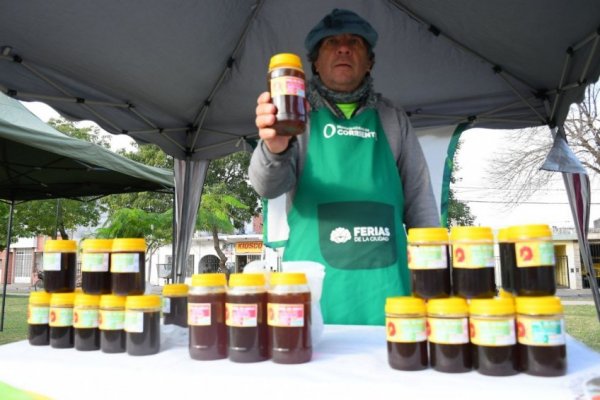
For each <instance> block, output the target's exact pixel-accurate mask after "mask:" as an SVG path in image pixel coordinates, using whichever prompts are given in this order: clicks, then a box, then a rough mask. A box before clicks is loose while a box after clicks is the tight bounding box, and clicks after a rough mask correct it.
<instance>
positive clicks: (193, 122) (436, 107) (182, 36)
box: [0, 0, 600, 309]
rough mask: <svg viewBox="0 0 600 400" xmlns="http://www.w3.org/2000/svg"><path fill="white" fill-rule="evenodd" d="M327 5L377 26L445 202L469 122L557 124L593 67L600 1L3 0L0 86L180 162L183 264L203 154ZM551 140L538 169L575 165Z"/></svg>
mask: <svg viewBox="0 0 600 400" xmlns="http://www.w3.org/2000/svg"><path fill="white" fill-rule="evenodd" d="M336 7H337V8H347V9H351V10H353V11H355V12H357V13H359V14H360V15H362V16H363V17H365V18H366V19H367V20H369V21H370V22H371V23H372V25H373V26H374V27H375V29H376V30H377V31H378V32H379V37H380V40H379V42H378V44H377V47H376V49H375V53H376V63H375V67H374V69H373V76H374V79H375V88H376V90H379V91H381V92H383V93H384V94H385V95H386V96H387V97H389V98H390V99H391V100H392V101H393V102H395V103H396V104H399V105H402V106H403V107H404V108H405V109H406V110H407V112H408V113H409V116H410V118H411V121H412V124H413V125H414V126H415V127H416V128H418V129H419V135H420V138H421V140H422V143H423V146H424V150H425V153H426V157H427V160H428V162H429V163H430V170H431V172H432V178H433V182H434V184H436V187H435V188H434V190H435V191H436V195H437V196H438V200H439V203H440V207H441V208H443V204H444V202H445V198H444V193H445V190H444V188H447V186H448V181H447V179H444V175H445V176H446V177H447V176H449V173H450V168H449V166H451V159H452V158H451V156H452V155H453V146H452V144H453V143H456V141H457V138H458V136H459V134H460V131H461V130H462V129H465V128H469V127H484V128H503V129H510V128H523V127H531V126H540V125H548V126H549V127H551V128H559V127H560V126H561V125H562V123H563V122H564V120H565V117H566V115H567V112H568V110H569V106H570V104H572V103H573V102H576V101H580V100H581V99H582V96H583V93H584V89H585V87H586V85H587V84H589V83H591V82H594V81H596V80H597V79H598V75H599V73H600V50H599V49H598V43H599V40H600V31H599V28H598V27H599V26H600V2H598V1H597V0H577V1H574V2H565V1H563V0H529V1H517V0H505V1H493V2H492V1H485V2H484V1H476V0H455V1H451V2H449V1H445V0H370V1H368V0H319V1H318V2H317V1H297V0H277V1H274V0H271V1H268V0H207V1H202V2H197V1H194V0H181V1H178V2H177V3H172V2H164V1H161V0H148V1H146V2H144V5H143V7H140V6H139V4H137V3H135V2H119V1H116V0H112V1H108V2H107V1H105V2H102V3H98V2H95V1H93V0H83V1H69V0H56V1H53V2H51V3H49V2H44V1H41V0H33V1H28V2H8V1H5V2H1V3H0V50H1V51H0V90H1V91H3V92H5V93H7V94H9V95H11V96H14V97H17V98H19V99H23V100H33V99H35V100H41V101H44V102H46V103H48V104H50V105H51V106H53V107H54V108H55V109H57V110H58V111H60V112H61V113H62V114H64V115H66V116H69V117H72V118H86V119H92V120H95V121H96V122H98V123H99V124H100V125H101V126H102V127H103V128H104V129H106V130H108V131H109V132H112V133H127V134H129V135H130V136H132V137H133V138H135V139H136V140H138V141H139V142H151V143H156V144H158V145H159V146H160V147H161V148H163V149H164V150H165V151H166V152H167V153H169V154H171V155H173V156H174V157H176V158H177V159H179V160H180V161H179V162H178V163H180V165H179V167H178V168H176V171H175V175H176V185H177V186H178V193H179V195H178V196H177V197H178V198H177V204H178V208H179V209H180V210H192V211H191V212H189V213H188V215H187V218H188V219H184V218H183V217H179V220H178V221H177V234H176V254H175V260H176V261H175V262H176V264H175V267H176V269H177V270H179V271H181V269H182V268H183V265H185V259H186V256H187V250H188V247H189V240H190V238H191V234H189V232H191V230H192V229H193V227H191V226H190V224H189V221H193V220H194V219H193V218H195V212H196V210H197V205H198V204H197V203H196V201H195V199H196V198H197V199H199V198H200V194H201V186H202V185H201V183H202V176H204V175H205V172H206V171H205V169H206V167H207V166H208V160H211V159H215V158H218V157H221V156H223V155H226V154H229V153H231V152H234V151H237V150H240V149H242V148H243V146H244V142H245V140H246V139H249V138H254V137H256V129H255V127H254V107H255V99H256V97H257V94H258V93H260V92H262V91H264V90H265V88H266V77H265V76H266V70H267V64H268V61H269V58H270V56H271V55H272V54H274V53H278V52H295V53H298V54H304V53H305V50H304V49H303V47H302V43H303V40H304V36H305V35H306V33H307V32H308V31H309V30H310V28H311V27H312V26H313V25H314V24H315V23H316V22H317V21H318V20H319V19H321V18H322V16H323V15H325V14H326V13H328V12H329V11H331V9H333V8H336ZM305 66H306V67H308V64H307V63H306V62H305ZM305 69H308V68H305ZM556 132H559V130H556ZM556 138H557V145H556V146H555V148H556V149H558V151H559V152H560V151H562V153H561V154H559V157H558V158H556V157H555V158H553V160H552V162H550V163H548V164H547V165H546V166H547V167H548V168H554V169H556V170H559V171H565V160H571V161H568V164H569V165H575V166H577V163H576V162H574V161H573V160H572V159H573V157H572V156H573V155H572V153H571V152H570V150H569V149H568V146H567V147H565V146H562V145H561V143H562V141H563V137H562V136H561V135H556ZM556 160H560V162H559V163H554V161H556ZM192 161H194V162H195V164H196V165H195V166H193V165H191V164H190V162H192ZM444 171H445V172H444ZM566 171H567V172H569V173H584V172H585V171H584V170H583V168H581V165H580V164H579V166H578V167H577V168H575V169H567V170H566ZM193 175H198V176H199V178H197V179H198V181H194V179H195V178H193ZM567 179H570V178H567ZM194 191H195V193H192V192H194ZM570 193H571V191H570ZM573 199H574V198H573ZM581 200H582V201H583V202H584V203H585V200H586V199H585V198H583V197H582V198H581ZM587 200H588V203H589V199H587ZM582 208H583V206H577V207H574V210H582ZM442 211H443V209H442ZM576 212H578V211H576ZM192 214H193V215H192ZM178 215H180V216H182V215H183V214H182V212H178ZM580 217H581V215H574V219H575V220H576V221H583V220H582V219H581V218H580ZM580 229H581V230H587V226H582V227H580ZM584 246H585V245H584ZM596 292H597V290H596ZM596 304H597V306H598V308H599V309H600V300H597V303H596Z"/></svg>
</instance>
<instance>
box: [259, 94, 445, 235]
mask: <svg viewBox="0 0 600 400" xmlns="http://www.w3.org/2000/svg"><path fill="white" fill-rule="evenodd" d="M377 111H378V113H379V117H380V119H381V123H382V125H383V129H384V131H385V134H386V138H387V140H388V143H389V145H390V148H391V150H392V154H393V155H394V158H395V160H396V166H397V168H398V173H399V174H400V178H401V180H402V187H403V190H404V223H405V225H406V229H407V230H408V229H410V228H416V227H434V226H439V225H440V217H439V213H438V208H437V207H436V204H435V197H434V195H433V190H432V187H431V178H430V176H429V170H428V168H427V162H426V161H425V157H424V156H423V150H422V149H421V145H420V144H419V141H418V139H417V136H416V135H415V133H414V131H413V128H412V126H411V124H410V121H409V120H408V117H407V116H406V113H405V112H404V111H403V110H402V109H400V108H398V107H394V106H393V105H392V103H391V102H389V101H388V100H386V99H380V100H379V101H378V103H377ZM360 112H361V110H358V113H360ZM309 140H310V126H307V128H306V132H304V133H303V134H302V135H299V136H297V137H296V138H295V139H293V140H291V141H290V145H289V147H288V149H287V150H286V151H284V152H283V153H279V154H274V153H271V152H270V151H269V150H268V148H267V146H266V145H265V144H264V143H263V142H262V141H260V142H259V144H258V146H257V148H256V149H255V150H254V153H253V154H252V159H251V161H250V168H249V171H248V173H249V176H250V182H251V184H252V186H253V187H254V189H255V190H256V192H257V193H258V194H259V195H260V196H262V197H265V198H268V199H272V198H275V197H277V196H279V195H282V194H284V193H286V192H287V193H288V194H289V196H288V206H289V204H290V202H291V201H292V199H293V196H294V193H295V188H296V183H297V181H298V178H299V177H300V175H301V174H302V170H303V167H304V160H305V157H306V151H307V149H308V142H309ZM288 208H289V207H288Z"/></svg>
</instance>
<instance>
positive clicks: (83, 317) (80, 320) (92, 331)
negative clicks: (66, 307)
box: [73, 293, 100, 351]
mask: <svg viewBox="0 0 600 400" xmlns="http://www.w3.org/2000/svg"><path fill="white" fill-rule="evenodd" d="M99 304H100V296H98V295H92V294H85V293H76V294H75V304H74V306H73V328H74V329H75V331H74V342H75V349H76V350H80V351H90V350H100V331H99V330H98V306H99Z"/></svg>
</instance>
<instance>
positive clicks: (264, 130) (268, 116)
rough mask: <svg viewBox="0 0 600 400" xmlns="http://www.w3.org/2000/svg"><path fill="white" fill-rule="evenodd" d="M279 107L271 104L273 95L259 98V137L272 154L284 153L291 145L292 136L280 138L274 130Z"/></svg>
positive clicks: (264, 93) (257, 109) (257, 115)
mask: <svg viewBox="0 0 600 400" xmlns="http://www.w3.org/2000/svg"><path fill="white" fill-rule="evenodd" d="M276 114H277V107H275V106H274V105H273V103H271V94H270V93H269V92H263V93H261V94H260V96H258V100H257V106H256V127H257V128H258V135H259V136H260V138H261V139H262V140H263V142H264V143H265V145H266V146H267V148H268V149H269V151H270V152H271V153H275V154H277V153H282V152H284V151H285V150H286V149H287V148H288V145H289V142H290V139H291V138H292V137H291V136H278V135H277V132H275V129H273V128H272V126H273V124H275V121H276V120H277V119H276V118H275V115H276Z"/></svg>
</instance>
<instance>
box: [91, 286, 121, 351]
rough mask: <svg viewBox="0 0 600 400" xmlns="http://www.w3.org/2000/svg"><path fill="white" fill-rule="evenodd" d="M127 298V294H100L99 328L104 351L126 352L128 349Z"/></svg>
mask: <svg viewBox="0 0 600 400" xmlns="http://www.w3.org/2000/svg"><path fill="white" fill-rule="evenodd" d="M125 300H126V297H125V296H115V295H112V294H105V295H102V296H100V307H99V318H98V320H99V321H98V322H99V325H98V329H100V350H102V352H103V353H124V352H125V350H126V349H125V343H126V334H125Z"/></svg>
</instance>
